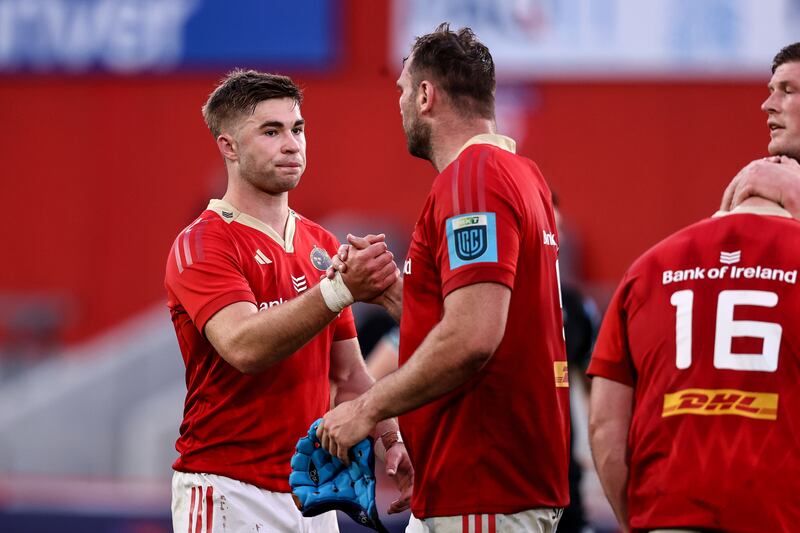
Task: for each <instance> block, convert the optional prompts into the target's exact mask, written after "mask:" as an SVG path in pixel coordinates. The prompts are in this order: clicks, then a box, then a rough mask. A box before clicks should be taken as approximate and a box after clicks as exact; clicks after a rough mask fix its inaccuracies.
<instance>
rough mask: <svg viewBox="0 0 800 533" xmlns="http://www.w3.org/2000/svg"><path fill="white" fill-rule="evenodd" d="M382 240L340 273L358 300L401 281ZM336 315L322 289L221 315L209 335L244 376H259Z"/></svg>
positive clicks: (208, 326) (239, 307) (361, 252)
mask: <svg viewBox="0 0 800 533" xmlns="http://www.w3.org/2000/svg"><path fill="white" fill-rule="evenodd" d="M384 252H386V245H385V244H384V243H382V242H377V243H373V244H371V245H370V246H368V247H366V248H364V249H363V250H356V251H354V252H353V254H352V257H351V262H352V264H351V268H350V269H348V272H347V273H346V274H344V275H342V278H343V279H344V283H345V285H346V287H347V288H348V289H349V290H350V291H351V295H352V297H353V298H354V299H355V300H356V301H363V300H368V299H372V298H375V296H376V295H378V294H381V293H383V292H384V291H385V290H386V289H387V288H388V287H389V286H390V285H391V284H393V283H395V282H396V280H397V266H396V265H395V264H394V261H392V255H391V254H387V253H384ZM336 315H337V313H335V312H333V311H331V310H330V309H329V308H328V306H327V305H326V304H325V300H324V298H323V296H322V291H321V290H320V285H315V286H314V287H312V288H311V289H309V290H308V291H306V292H304V293H303V294H301V295H300V296H298V297H297V298H294V299H292V300H289V301H288V302H285V303H283V304H281V305H278V306H275V307H272V308H270V309H267V310H265V311H263V312H259V311H258V309H257V308H256V306H255V305H253V304H252V303H250V302H237V303H234V304H231V305H229V306H227V307H224V308H223V309H221V310H220V311H218V312H217V313H216V314H215V315H214V316H213V317H211V319H210V320H209V321H208V322H207V323H206V326H205V334H206V337H207V338H208V340H209V341H210V342H211V344H212V345H213V346H214V348H215V349H216V350H217V353H219V354H220V356H221V357H222V358H223V359H225V360H226V361H227V362H228V363H230V364H231V365H233V366H234V367H235V368H236V369H238V370H239V371H240V372H244V373H246V374H252V373H256V372H260V371H262V370H264V369H266V368H269V367H270V366H271V365H273V364H275V363H277V362H278V361H280V360H282V359H284V358H286V357H288V356H290V355H291V354H293V353H294V352H296V351H297V350H298V349H299V348H301V347H302V346H303V345H305V344H306V343H307V342H308V341H309V340H311V339H312V338H313V337H314V336H315V335H316V334H317V333H319V332H320V331H322V329H323V328H324V327H325V326H327V325H328V324H329V323H330V322H331V321H332V320H333V319H334V318H336Z"/></svg>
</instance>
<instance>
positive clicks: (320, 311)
mask: <svg viewBox="0 0 800 533" xmlns="http://www.w3.org/2000/svg"><path fill="white" fill-rule="evenodd" d="M336 316H337V314H336V313H334V312H333V311H331V310H330V309H328V307H327V305H325V301H324V300H323V298H322V294H321V293H320V289H319V286H315V287H312V288H311V289H309V290H308V292H306V293H305V294H303V295H302V296H300V297H298V298H294V299H292V300H289V301H287V302H284V303H282V304H280V305H276V306H274V307H270V308H267V309H264V310H261V311H258V312H256V313H253V314H251V315H249V316H247V317H246V318H245V319H243V320H242V321H241V323H240V325H239V326H238V327H237V328H236V330H235V333H234V334H233V336H232V338H231V339H230V345H229V346H230V347H229V349H228V351H229V352H237V353H239V354H245V355H244V359H245V360H246V365H245V367H246V368H245V370H244V371H246V372H248V373H252V372H259V371H261V370H264V369H266V368H268V367H270V366H272V365H274V364H275V363H277V362H279V361H281V360H283V359H285V358H287V357H289V356H290V355H292V354H293V353H295V352H296V351H297V350H299V349H300V348H302V347H303V346H304V345H305V344H306V343H307V342H308V341H310V340H311V339H312V338H314V336H316V335H317V334H318V333H319V332H320V331H322V330H323V329H324V328H325V327H326V326H327V325H328V324H330V322H331V321H332V320H334V319H335V318H336Z"/></svg>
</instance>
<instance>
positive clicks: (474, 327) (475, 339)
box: [317, 283, 511, 460]
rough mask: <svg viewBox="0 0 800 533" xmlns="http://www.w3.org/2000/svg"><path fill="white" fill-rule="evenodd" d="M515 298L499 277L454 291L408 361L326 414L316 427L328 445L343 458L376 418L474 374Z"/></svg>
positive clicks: (400, 410)
mask: <svg viewBox="0 0 800 533" xmlns="http://www.w3.org/2000/svg"><path fill="white" fill-rule="evenodd" d="M510 299H511V290H510V289H509V288H508V287H506V286H504V285H499V284H496V283H477V284H474V285H468V286H466V287H462V288H460V289H458V290H455V291H453V292H451V293H450V294H449V295H448V296H447V297H446V298H445V300H444V313H443V316H442V320H441V321H440V322H439V323H438V324H437V325H436V326H435V327H434V328H433V329H432V330H431V332H430V333H429V334H428V336H427V337H426V338H425V340H424V341H423V342H422V344H421V345H420V346H419V348H417V351H416V352H414V355H413V356H412V357H411V359H409V361H408V362H406V364H405V365H403V366H402V367H401V368H399V369H398V370H397V371H395V372H392V373H391V374H389V375H388V376H386V377H384V378H383V379H381V380H380V381H378V382H376V383H375V385H373V386H372V388H371V389H369V391H367V392H366V393H364V394H363V395H361V396H359V397H358V398H356V399H355V400H353V401H352V402H348V403H346V404H343V405H341V406H339V407H337V408H336V409H334V410H333V411H330V412H329V413H328V414H327V415H325V421H324V422H323V424H322V426H321V427H320V429H319V430H318V432H317V434H318V435H319V436H320V438H321V440H322V445H323V447H325V448H326V449H328V450H331V452H332V453H336V454H337V455H339V456H340V457H341V458H342V459H343V460H344V459H346V457H347V454H346V451H347V449H349V448H350V447H351V446H353V445H354V444H355V443H357V442H358V441H359V440H361V439H362V438H363V437H364V436H365V435H367V434H368V433H369V431H370V430H371V428H372V427H373V426H374V425H375V423H376V422H377V421H379V420H384V419H386V418H390V417H393V416H396V415H399V414H402V413H405V412H408V411H410V410H412V409H415V408H417V407H419V406H421V405H424V404H426V403H429V402H430V401H432V400H434V399H436V398H438V397H439V396H441V395H443V394H445V393H447V392H449V391H451V390H453V389H455V388H456V387H458V386H459V385H461V384H463V383H464V382H466V381H467V380H468V379H470V378H471V377H472V376H474V375H475V374H476V373H477V372H478V371H479V370H480V369H481V368H483V366H484V365H485V364H486V363H487V362H488V361H489V359H490V358H491V356H492V354H493V353H494V351H495V350H496V349H497V346H498V345H499V344H500V341H501V340H502V338H503V333H504V332H505V327H506V317H507V314H508V305H509V301H510ZM476 309H480V312H476Z"/></svg>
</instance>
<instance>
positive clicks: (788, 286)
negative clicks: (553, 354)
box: [589, 208, 800, 532]
mask: <svg viewBox="0 0 800 533" xmlns="http://www.w3.org/2000/svg"><path fill="white" fill-rule="evenodd" d="M759 212H760V213H769V214H771V215H775V214H776V213H782V214H784V215H788V214H787V213H785V212H784V211H782V210H777V211H776V210H774V209H772V210H770V209H767V210H765V209H764V208H761V209H752V208H751V209H739V210H737V213H741V214H732V215H729V216H724V217H717V218H712V219H707V220H704V221H701V222H699V223H697V224H694V225H692V226H690V227H688V228H686V229H684V230H682V231H679V232H678V233H676V234H674V235H672V236H670V237H668V238H667V239H665V240H664V241H662V242H661V243H659V244H657V245H656V246H655V247H653V248H652V249H651V250H649V251H648V252H646V253H645V254H644V255H643V256H642V257H641V258H639V259H638V260H637V261H636V262H635V263H634V264H633V265H632V266H631V267H630V269H629V270H628V272H627V273H626V274H625V277H624V278H623V280H622V282H621V284H620V286H619V288H618V289H617V292H616V294H615V295H614V298H613V300H612V302H611V304H610V306H609V308H608V311H607V313H606V318H605V320H604V322H603V326H602V328H601V331H600V336H599V338H598V341H597V345H596V347H595V350H594V354H593V356H592V362H591V365H590V367H589V373H590V374H592V375H596V376H602V377H605V378H608V379H612V380H615V381H618V382H621V383H625V384H629V385H632V386H634V387H635V403H634V411H633V418H632V421H631V428H630V433H629V435H628V446H629V449H630V477H629V481H628V511H629V513H630V523H631V526H632V527H633V528H634V529H653V528H672V527H686V528H692V529H706V528H708V529H714V530H721V531H739V532H745V531H747V532H750V531H752V532H756V531H759V532H762V531H776V532H777V531H797V528H798V524H800V497H798V495H800V416H799V415H798V413H800V290H798V285H797V272H798V268H800V224H798V222H797V221H795V220H792V219H790V218H784V217H781V216H765V215H763V214H761V215H759V214H755V213H759Z"/></svg>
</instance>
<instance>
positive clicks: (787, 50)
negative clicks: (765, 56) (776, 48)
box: [772, 43, 800, 74]
mask: <svg viewBox="0 0 800 533" xmlns="http://www.w3.org/2000/svg"><path fill="white" fill-rule="evenodd" d="M794 61H800V43H792V44H789V45H786V46H784V47H783V48H781V51H780V52H778V53H777V54H776V55H775V59H773V60H772V73H773V74H774V73H775V71H776V70H778V67H779V66H781V65H783V64H784V63H792V62H794Z"/></svg>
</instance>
